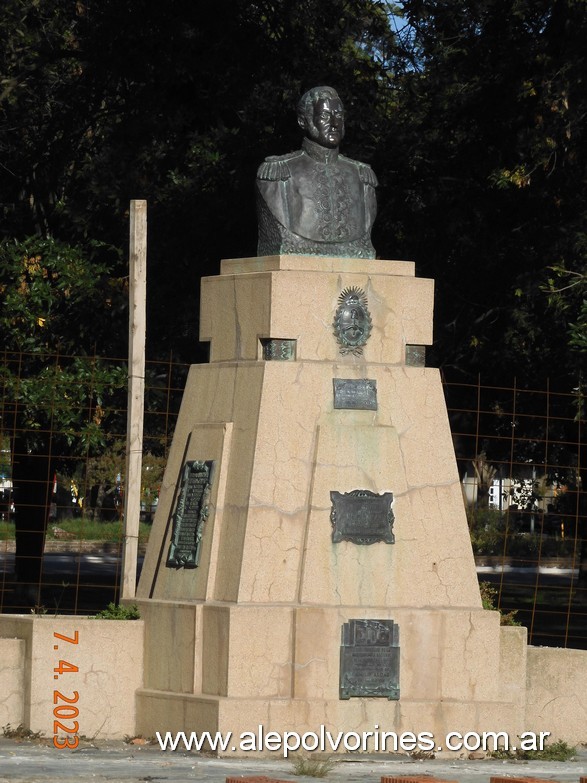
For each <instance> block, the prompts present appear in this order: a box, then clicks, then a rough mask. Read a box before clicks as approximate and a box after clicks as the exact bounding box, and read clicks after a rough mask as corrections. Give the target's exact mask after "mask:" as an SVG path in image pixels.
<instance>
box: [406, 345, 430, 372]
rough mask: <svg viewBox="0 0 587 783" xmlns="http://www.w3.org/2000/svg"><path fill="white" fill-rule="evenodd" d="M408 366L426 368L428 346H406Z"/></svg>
mask: <svg viewBox="0 0 587 783" xmlns="http://www.w3.org/2000/svg"><path fill="white" fill-rule="evenodd" d="M406 364H407V365H408V367H425V366H426V346H425V345H406Z"/></svg>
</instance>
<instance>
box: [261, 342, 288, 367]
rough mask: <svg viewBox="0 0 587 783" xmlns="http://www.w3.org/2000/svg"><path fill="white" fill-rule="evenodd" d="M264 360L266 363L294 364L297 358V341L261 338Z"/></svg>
mask: <svg viewBox="0 0 587 783" xmlns="http://www.w3.org/2000/svg"><path fill="white" fill-rule="evenodd" d="M261 346H262V348H263V359H265V361H275V360H276V361H281V362H293V361H294V360H295V358H296V340H277V339H273V338H272V337H264V338H261Z"/></svg>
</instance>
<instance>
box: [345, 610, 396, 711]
mask: <svg viewBox="0 0 587 783" xmlns="http://www.w3.org/2000/svg"><path fill="white" fill-rule="evenodd" d="M399 650H400V648H399V628H398V626H397V624H396V623H394V622H393V620H350V621H349V622H348V623H344V624H343V626H342V640H341V645H340V674H339V698H341V699H350V698H353V697H362V698H366V697H367V698H369V697H370V698H373V697H375V698H386V699H399Z"/></svg>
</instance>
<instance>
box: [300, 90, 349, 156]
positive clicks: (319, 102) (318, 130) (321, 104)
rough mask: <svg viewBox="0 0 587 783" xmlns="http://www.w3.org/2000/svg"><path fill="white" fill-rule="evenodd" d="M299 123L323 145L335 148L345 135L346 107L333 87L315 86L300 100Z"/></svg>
mask: <svg viewBox="0 0 587 783" xmlns="http://www.w3.org/2000/svg"><path fill="white" fill-rule="evenodd" d="M298 125H299V126H300V128H302V130H303V131H304V134H305V136H306V137H307V138H308V139H311V141H314V142H316V143H317V144H320V146H321V147H328V148H329V149H334V148H336V147H338V145H339V144H340V142H341V141H342V138H343V136H344V109H343V106H342V101H341V100H340V98H339V97H338V93H337V92H336V90H334V89H333V88H332V87H313V88H312V89H311V90H308V92H305V93H304V94H303V95H302V97H301V98H300V100H299V102H298Z"/></svg>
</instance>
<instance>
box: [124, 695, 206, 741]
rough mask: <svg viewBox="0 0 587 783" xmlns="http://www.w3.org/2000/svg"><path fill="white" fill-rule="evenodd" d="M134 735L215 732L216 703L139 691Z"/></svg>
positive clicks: (190, 697) (195, 697)
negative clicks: (135, 733)
mask: <svg viewBox="0 0 587 783" xmlns="http://www.w3.org/2000/svg"><path fill="white" fill-rule="evenodd" d="M136 701H137V734H141V735H142V736H143V737H154V736H155V733H156V732H157V731H158V732H159V733H160V734H161V735H162V736H165V734H166V732H168V731H169V732H172V733H173V734H175V733H177V732H178V731H185V732H186V733H187V735H188V737H189V734H190V732H192V731H195V732H197V733H198V734H200V733H202V732H204V731H210V732H212V734H214V733H215V732H216V731H218V730H219V721H218V712H219V704H220V702H219V700H217V699H206V698H204V697H199V696H188V695H187V694H177V693H172V692H169V691H160V690H151V689H148V688H141V689H139V690H138V691H137V694H136Z"/></svg>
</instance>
